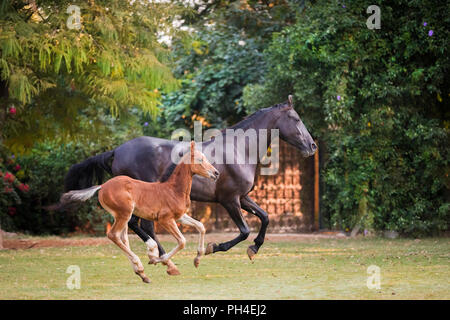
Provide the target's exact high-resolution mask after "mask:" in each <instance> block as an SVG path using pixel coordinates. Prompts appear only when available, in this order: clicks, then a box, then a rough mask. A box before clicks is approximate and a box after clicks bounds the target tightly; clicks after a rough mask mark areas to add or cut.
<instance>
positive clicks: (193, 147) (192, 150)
mask: <svg viewBox="0 0 450 320" xmlns="http://www.w3.org/2000/svg"><path fill="white" fill-rule="evenodd" d="M194 152H195V141H191V163H194Z"/></svg>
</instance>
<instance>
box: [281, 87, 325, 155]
mask: <svg viewBox="0 0 450 320" xmlns="http://www.w3.org/2000/svg"><path fill="white" fill-rule="evenodd" d="M280 112H281V116H280V117H279V118H278V120H277V122H276V128H277V129H278V130H279V132H280V138H281V139H282V140H284V141H286V142H287V143H289V144H291V145H293V146H294V147H296V148H297V149H299V150H300V152H301V154H302V156H304V157H309V156H312V155H313V154H314V153H315V152H316V150H317V146H316V144H315V143H314V140H313V138H312V137H311V135H310V134H309V132H308V130H307V129H306V127H305V125H304V124H303V122H302V120H301V119H300V117H299V115H298V113H297V112H296V111H295V110H294V108H293V103H292V96H289V102H288V104H287V105H285V106H284V107H281V109H280Z"/></svg>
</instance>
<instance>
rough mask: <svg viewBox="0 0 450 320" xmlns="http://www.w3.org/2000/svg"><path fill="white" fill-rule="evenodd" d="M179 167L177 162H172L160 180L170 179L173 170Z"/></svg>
mask: <svg viewBox="0 0 450 320" xmlns="http://www.w3.org/2000/svg"><path fill="white" fill-rule="evenodd" d="M176 167H177V164H176V163H173V162H172V163H171V164H170V166H168V167H167V168H166V170H165V171H164V173H163V175H162V176H161V179H159V181H160V182H166V181H167V180H169V178H170V176H171V175H172V173H173V171H174V170H175V168H176Z"/></svg>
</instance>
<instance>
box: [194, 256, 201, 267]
mask: <svg viewBox="0 0 450 320" xmlns="http://www.w3.org/2000/svg"><path fill="white" fill-rule="evenodd" d="M199 264H200V257H195V259H194V266H195V267H196V268H198V265H199Z"/></svg>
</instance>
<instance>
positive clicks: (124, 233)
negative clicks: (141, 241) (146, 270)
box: [120, 227, 131, 250]
mask: <svg viewBox="0 0 450 320" xmlns="http://www.w3.org/2000/svg"><path fill="white" fill-rule="evenodd" d="M120 240H121V241H122V242H123V244H124V245H126V246H127V248H128V249H130V240H129V239H128V228H126V227H125V228H123V230H122V232H121V234H120ZM130 250H131V249H130Z"/></svg>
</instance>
